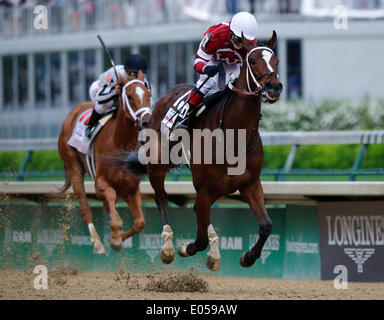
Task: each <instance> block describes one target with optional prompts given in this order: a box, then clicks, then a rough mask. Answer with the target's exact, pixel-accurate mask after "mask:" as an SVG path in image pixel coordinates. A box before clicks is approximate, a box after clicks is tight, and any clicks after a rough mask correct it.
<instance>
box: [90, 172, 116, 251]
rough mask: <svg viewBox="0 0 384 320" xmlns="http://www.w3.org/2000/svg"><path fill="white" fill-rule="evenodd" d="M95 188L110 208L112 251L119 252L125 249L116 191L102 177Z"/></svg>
mask: <svg viewBox="0 0 384 320" xmlns="http://www.w3.org/2000/svg"><path fill="white" fill-rule="evenodd" d="M95 187H96V193H97V195H98V196H99V197H100V198H101V199H103V201H104V204H105V207H106V208H108V210H107V211H108V212H109V214H110V217H111V222H110V224H109V225H110V227H111V231H112V234H111V239H110V241H111V249H112V250H113V251H116V252H119V251H121V249H122V248H123V240H122V231H123V222H122V220H121V218H120V216H119V214H118V213H117V210H116V200H117V194H116V191H115V190H114V189H113V188H112V187H111V186H110V185H109V184H108V183H107V181H106V180H105V179H104V178H102V177H98V178H96V182H95Z"/></svg>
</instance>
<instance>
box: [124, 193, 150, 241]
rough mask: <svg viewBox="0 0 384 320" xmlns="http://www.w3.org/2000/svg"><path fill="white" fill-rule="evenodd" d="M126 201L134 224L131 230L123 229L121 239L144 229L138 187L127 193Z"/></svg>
mask: <svg viewBox="0 0 384 320" xmlns="http://www.w3.org/2000/svg"><path fill="white" fill-rule="evenodd" d="M126 201H127V203H128V207H129V210H130V211H131V213H132V215H133V218H134V224H133V227H132V229H131V230H129V231H125V232H123V234H122V238H123V241H124V240H125V239H127V238H129V237H132V236H133V235H134V234H136V233H138V232H140V231H141V230H143V229H144V226H145V219H144V214H143V209H142V208H141V194H140V189H139V188H138V189H137V191H136V193H134V194H129V195H127V199H126Z"/></svg>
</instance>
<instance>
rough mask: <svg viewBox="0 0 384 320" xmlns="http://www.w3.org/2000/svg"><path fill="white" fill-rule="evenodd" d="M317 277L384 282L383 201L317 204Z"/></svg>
mask: <svg viewBox="0 0 384 320" xmlns="http://www.w3.org/2000/svg"><path fill="white" fill-rule="evenodd" d="M318 210H319V228H320V248H321V278H322V279H324V280H331V279H334V278H335V274H336V270H337V269H338V268H337V266H345V267H346V270H347V271H348V280H349V281H358V282H370V281H372V282H373V281H384V201H369V202H368V201H348V202H320V203H319V205H318Z"/></svg>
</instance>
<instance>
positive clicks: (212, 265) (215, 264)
mask: <svg viewBox="0 0 384 320" xmlns="http://www.w3.org/2000/svg"><path fill="white" fill-rule="evenodd" d="M205 264H206V265H207V268H208V269H209V270H211V271H217V270H219V269H220V266H221V260H220V259H214V258H213V257H210V256H207V260H206V261H205Z"/></svg>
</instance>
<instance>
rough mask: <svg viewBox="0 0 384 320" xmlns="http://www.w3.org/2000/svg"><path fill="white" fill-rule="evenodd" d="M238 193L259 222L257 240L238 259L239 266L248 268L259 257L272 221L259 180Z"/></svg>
mask: <svg viewBox="0 0 384 320" xmlns="http://www.w3.org/2000/svg"><path fill="white" fill-rule="evenodd" d="M240 193H241V195H242V196H243V197H244V199H245V200H246V201H247V202H248V204H249V206H250V208H251V210H252V211H253V212H254V213H255V214H256V215H257V218H258V220H259V239H258V240H257V242H256V244H255V245H254V246H253V247H252V250H251V251H247V252H245V253H243V255H242V256H241V257H240V265H241V266H243V267H250V266H252V265H253V264H254V263H255V261H256V259H258V258H259V257H260V255H261V251H262V250H263V247H264V244H265V242H266V241H267V239H268V237H269V235H270V234H271V232H272V221H271V219H270V218H269V216H268V212H267V209H266V208H265V204H264V193H263V188H262V186H261V182H260V179H258V180H257V182H256V183H253V184H249V185H247V186H246V187H244V188H242V189H240Z"/></svg>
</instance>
